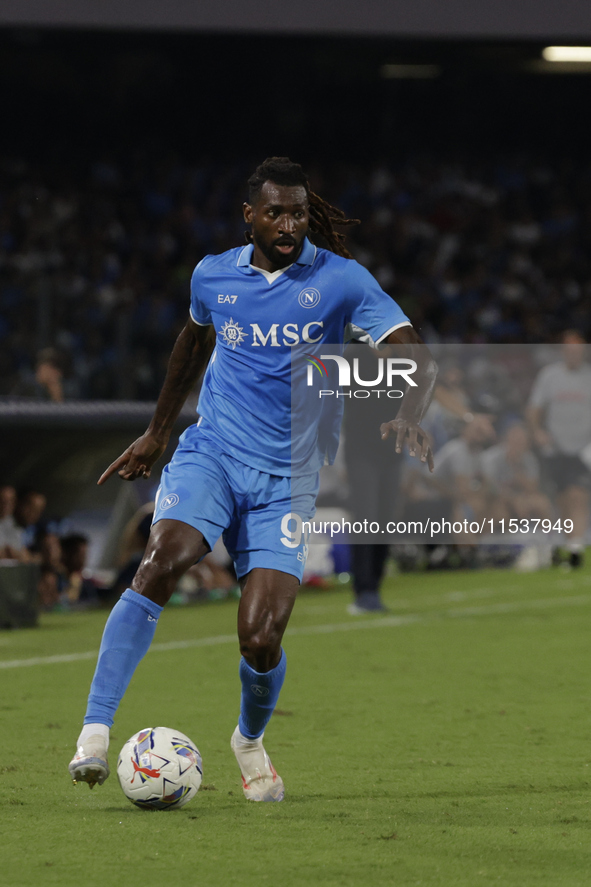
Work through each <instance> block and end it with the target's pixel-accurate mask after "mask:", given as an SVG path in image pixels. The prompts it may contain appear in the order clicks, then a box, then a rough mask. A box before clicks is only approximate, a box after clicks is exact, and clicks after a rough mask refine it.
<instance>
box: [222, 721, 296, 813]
mask: <svg viewBox="0 0 591 887" xmlns="http://www.w3.org/2000/svg"><path fill="white" fill-rule="evenodd" d="M230 745H231V746H232V751H233V752H234V754H235V755H236V760H237V761H238V766H239V767H240V772H241V773H242V789H243V791H244V797H245V798H246V799H247V800H249V801H282V800H283V798H284V796H285V786H284V785H283V780H282V778H281V776H279V775H278V774H277V771H276V770H275V768H274V766H273V764H272V763H271V759H270V758H269V755H268V754H267V752H266V751H265V749H264V748H263V737H262V736H259V738H258V739H246V738H245V737H244V736H243V735H242V734H241V732H240V730H239V728H238V727H236V729H235V730H234V733H233V734H232V740H231V742H230Z"/></svg>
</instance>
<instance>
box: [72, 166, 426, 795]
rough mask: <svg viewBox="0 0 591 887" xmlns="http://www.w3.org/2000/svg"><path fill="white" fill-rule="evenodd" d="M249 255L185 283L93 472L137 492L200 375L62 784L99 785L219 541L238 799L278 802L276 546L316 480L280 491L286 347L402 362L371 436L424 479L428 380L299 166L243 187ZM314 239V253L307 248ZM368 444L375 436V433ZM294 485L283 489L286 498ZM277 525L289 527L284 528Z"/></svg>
mask: <svg viewBox="0 0 591 887" xmlns="http://www.w3.org/2000/svg"><path fill="white" fill-rule="evenodd" d="M248 184H249V202H248V203H246V204H245V205H244V219H245V221H246V223H247V224H248V225H249V226H250V232H249V233H248V234H247V240H248V241H249V242H248V245H247V246H244V247H242V248H237V249H232V250H229V251H228V252H225V253H222V254H221V255H218V256H206V257H205V258H204V259H203V260H202V261H201V262H200V263H199V264H198V265H197V267H196V269H195V271H194V273H193V277H192V280H191V307H190V317H189V319H188V321H187V324H186V326H185V328H184V329H183V331H182V332H181V333H180V335H179V338H178V339H177V342H176V343H175V346H174V348H173V351H172V354H171V357H170V362H169V366H168V372H167V375H166V379H165V381H164V385H163V388H162V391H161V394H160V397H159V399H158V403H157V406H156V411H155V414H154V417H153V419H152V422H151V423H150V426H149V428H148V430H147V431H146V432H145V434H143V435H142V436H141V437H140V438H138V440H136V441H135V442H134V443H133V444H132V445H131V446H130V447H128V448H127V450H126V451H125V452H124V453H123V454H122V455H121V456H120V457H119V458H118V459H116V460H115V461H114V462H113V463H112V464H111V465H110V466H109V468H107V470H106V471H105V473H104V474H103V475H102V477H101V478H100V479H99V483H104V482H105V481H106V480H107V478H109V477H110V476H111V475H112V474H114V473H115V472H118V474H119V476H120V477H121V478H123V479H124V480H130V481H132V480H135V479H136V478H138V477H149V475H150V472H151V469H152V466H153V465H154V463H155V462H156V460H157V459H158V457H159V456H160V455H162V453H163V452H164V449H165V447H166V444H167V441H168V438H169V436H170V433H171V430H172V427H173V424H174V422H175V419H176V418H177V416H178V414H179V412H180V410H181V407H182V405H183V403H184V401H185V399H186V397H187V395H188V394H189V392H190V391H191V389H192V388H193V386H194V384H195V382H196V380H197V379H198V377H199V376H200V375H201V373H202V372H203V371H204V370H205V368H206V365H207V363H208V361H209V358H210V355H211V352H212V347H213V344H214V342H215V350H214V352H213V356H212V357H211V360H210V361H209V366H208V367H207V372H206V374H205V378H204V381H203V386H202V390H201V395H200V399H199V405H198V412H199V415H200V418H199V421H198V422H197V424H196V425H193V426H191V427H190V428H188V429H187V430H186V431H185V432H184V434H183V435H182V436H181V439H180V441H179V445H178V448H177V450H176V452H175V454H174V456H173V459H172V461H171V462H170V463H169V464H168V465H166V466H165V468H164V471H163V473H162V480H161V486H160V488H159V491H158V494H157V499H156V508H155V513H154V521H153V525H152V530H151V534H150V540H149V543H148V547H147V549H146V553H145V555H144V558H143V560H142V563H141V565H140V567H139V569H138V571H137V573H136V575H135V578H134V580H133V582H132V583H131V588H129V589H127V590H126V591H125V592H124V593H123V595H122V596H121V599H120V600H119V601H118V603H117V604H116V605H115V607H114V608H113V610H112V612H111V614H110V616H109V618H108V620H107V624H106V626H105V630H104V634H103V639H102V643H101V648H100V651H99V658H98V663H97V667H96V672H95V675H94V678H93V681H92V685H91V688H90V695H89V698H88V707H87V710H86V716H85V718H84V726H83V728H82V732H81V734H80V736H79V738H78V742H77V752H76V754H75V756H74V758H73V760H72V761H71V763H70V765H69V770H70V774H71V776H72V778H73V780H74V782H80V781H83V782H87V783H88V784H89V785H90V787H91V788H92V787H93V785H95V784H96V783H97V782H98V783H99V784H102V783H103V782H104V781H105V779H106V778H107V776H108V775H109V767H108V764H107V748H108V742H109V728H110V727H111V725H112V724H113V719H114V716H115V712H116V710H117V706H118V704H119V702H120V700H121V698H122V696H123V694H124V692H125V690H126V688H127V686H128V684H129V681H130V679H131V676H132V674H133V672H134V670H135V668H136V666H137V664H138V663H139V661H140V660H141V658H142V657H143V656H144V654H145V653H146V652H147V650H148V648H149V646H150V642H151V640H152V637H153V635H154V631H155V629H156V625H157V622H158V619H159V617H160V614H161V612H162V608H163V607H164V605H165V604H166V602H167V601H168V599H169V598H170V596H171V594H172V592H173V591H174V588H175V586H176V584H177V582H178V580H179V578H180V577H181V576H182V575H183V573H184V572H185V571H186V570H187V569H188V568H189V567H190V566H191V565H192V564H194V563H195V562H196V561H198V560H199V559H200V558H202V557H203V556H204V555H205V554H207V552H208V551H210V550H211V549H212V548H213V546H214V544H215V542H216V540H217V539H218V538H219V537H220V535H222V534H223V536H224V540H225V543H226V546H227V548H228V550H229V552H230V554H231V555H232V557H233V560H234V564H235V567H236V573H237V575H238V577H239V580H240V585H241V589H242V597H241V600H240V605H239V610H238V639H239V643H240V652H241V654H242V658H241V660H240V669H239V673H240V680H241V684H242V694H241V701H240V717H239V721H238V726H237V727H236V730H235V731H234V734H233V736H232V740H231V746H232V749H233V751H234V753H235V755H236V759H237V761H238V764H239V767H240V770H241V773H242V784H243V789H244V794H245V796H246V798H248V799H251V800H254V801H281V800H282V799H283V795H284V787H283V782H282V780H281V778H280V777H279V776H278V775H277V773H276V771H275V770H274V768H273V766H272V765H271V762H270V760H269V757H268V755H267V754H266V752H265V749H264V747H263V743H262V739H263V732H264V730H265V727H266V725H267V723H268V721H269V719H270V717H271V715H272V713H273V710H274V708H275V705H276V703H277V699H278V697H279V692H280V690H281V686H282V684H283V680H284V677H285V668H286V661H285V653H284V651H283V650H282V647H281V640H282V637H283V633H284V631H285V628H286V626H287V622H288V619H289V616H290V614H291V611H292V608H293V605H294V602H295V597H296V594H297V590H298V586H299V583H300V580H301V577H302V574H303V569H304V564H305V554H306V546H305V539H304V538H303V537H302V538H300V539H298V538H295V539H294V538H293V535H291V534H289V532H287V529H286V527H287V528H289V523H290V521H291V519H292V515H293V514H294V513H295V514H298V515H299V516H300V519H301V518H303V519H304V520H306V519H308V518H309V517H311V516H312V515H313V511H314V500H315V493H316V491H317V473H314V474H313V475H312V476H308V477H305V478H304V481H305V482H304V483H300V481H301V478H296V477H292V476H291V475H292V470H291V421H290V410H291V385H290V370H291V361H290V351H291V349H292V347H293V346H294V345H296V344H298V343H303V344H304V345H305V346H307V347H308V350H309V346H310V345H317V344H318V343H320V342H326V343H335V342H336V343H338V342H341V343H342V342H343V337H344V331H345V328H346V327H347V326H348V325H349V324H355V325H356V326H357V327H360V328H361V329H363V330H366V331H367V333H368V334H369V335H370V336H371V337H372V339H373V340H374V341H375V342H376V343H380V342H389V343H393V344H396V343H403V344H407V345H409V346H410V349H411V353H412V355H413V358H414V359H415V360H416V361H417V364H418V373H417V376H416V381H417V383H418V384H417V385H416V386H415V387H411V388H409V390H408V393H407V395H406V396H405V397H404V399H403V401H402V406H401V408H400V410H399V412H398V416H397V417H396V418H395V419H393V420H391V421H390V422H387V423H384V424H383V425H382V426H381V432H382V436H383V437H384V438H387V437H388V436H389V434H390V433H393V434H395V435H396V450H397V452H401V450H402V446H403V444H404V442H405V440H406V442H407V444H408V447H409V450H410V452H411V454H412V455H415V453H418V454H419V457H420V459H421V460H422V461H424V462H428V463H429V465H430V466H431V467H432V463H433V459H432V453H431V447H430V443H429V439H428V437H427V435H426V434H425V433H424V432H423V431H422V429H421V427H420V425H419V422H420V420H421V417H422V415H423V413H424V412H425V410H426V408H427V406H428V404H429V400H430V397H431V393H432V389H433V386H434V384H435V376H436V366H435V363H434V361H433V360H432V358H431V357H430V355H429V354H428V351H427V349H426V348H425V346H422V345H421V340H420V338H419V336H418V335H417V333H416V332H415V331H414V329H413V328H412V326H411V325H410V322H409V320H408V318H407V317H405V315H404V314H403V312H402V311H401V309H400V308H399V306H398V305H397V304H396V303H395V302H394V301H393V300H392V299H391V298H390V297H389V296H388V295H387V294H386V293H384V292H383V291H382V290H381V289H380V287H379V286H378V284H377V282H376V281H375V280H374V278H373V277H372V276H371V274H369V272H368V271H366V270H365V269H364V268H363V267H361V266H360V265H358V264H357V262H355V261H353V260H352V257H351V256H350V255H349V253H348V252H347V251H346V249H345V247H344V245H343V235H342V234H339V233H337V232H336V231H335V230H334V227H333V225H334V224H341V225H343V224H345V225H346V224H350V223H351V222H350V220H347V219H345V217H344V214H343V213H342V212H341V211H340V210H337V209H335V208H334V207H332V206H330V205H329V204H327V203H326V202H325V201H324V200H322V199H321V198H320V197H318V196H317V195H316V194H314V193H313V192H311V191H310V188H309V186H308V182H307V179H306V176H305V175H304V173H303V171H302V168H301V167H300V166H299V164H296V163H292V162H291V161H289V160H288V159H287V158H270V159H268V160H266V161H265V162H264V163H263V164H261V165H260V166H259V167H258V168H257V170H256V171H255V173H254V174H253V175H252V176H251V178H250V179H249V182H248ZM309 233H310V234H312V235H314V234H320V235H321V236H322V237H323V238H324V240H325V242H326V243H327V245H328V247H329V248H328V249H319V248H318V247H316V246H314V244H313V243H312V242H311V241H310V240H309V239H308V234H309ZM376 433H377V429H376ZM296 481H297V483H296ZM286 521H287V524H286Z"/></svg>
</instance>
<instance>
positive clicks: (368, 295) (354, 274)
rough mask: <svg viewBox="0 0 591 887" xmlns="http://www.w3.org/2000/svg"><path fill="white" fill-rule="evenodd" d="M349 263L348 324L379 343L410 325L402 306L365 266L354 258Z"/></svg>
mask: <svg viewBox="0 0 591 887" xmlns="http://www.w3.org/2000/svg"><path fill="white" fill-rule="evenodd" d="M349 265H350V269H347V271H348V273H347V277H348V283H349V286H348V287H347V290H348V296H349V300H350V302H349V304H350V317H349V323H351V324H353V325H354V326H355V327H359V328H360V329H361V330H364V331H365V332H366V333H368V334H369V335H370V336H371V338H372V339H373V341H374V342H375V343H376V344H377V343H379V342H381V341H382V339H385V338H386V336H388V335H389V334H390V333H391V332H394V330H396V329H398V328H399V327H402V326H410V325H411V323H410V320H409V319H408V317H407V316H406V314H405V313H404V311H403V310H402V308H401V307H400V305H398V303H397V302H395V301H394V299H392V298H391V297H390V296H389V295H388V294H387V293H385V292H384V290H383V289H382V288H381V287H380V285H379V283H378V282H377V280H376V279H375V277H373V275H371V274H370V273H369V271H368V270H367V269H366V268H364V267H363V266H362V265H360V264H359V263H358V262H355V261H351V260H349Z"/></svg>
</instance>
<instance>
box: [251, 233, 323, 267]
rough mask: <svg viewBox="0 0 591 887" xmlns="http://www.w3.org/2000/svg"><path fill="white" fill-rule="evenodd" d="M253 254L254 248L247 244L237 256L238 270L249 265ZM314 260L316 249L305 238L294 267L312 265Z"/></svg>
mask: <svg viewBox="0 0 591 887" xmlns="http://www.w3.org/2000/svg"><path fill="white" fill-rule="evenodd" d="M253 252H254V246H253V244H252V243H249V244H247V246H245V247H244V248H243V249H242V250H241V251H240V252H239V254H238V262H237V263H236V264H237V265H238V267H239V268H243V267H245V266H248V265H250V263H251V259H252V254H253ZM315 258H316V247H315V246H314V244H313V243H311V242H310V241H309V240H308V238H307V237H305V238H304V244H303V246H302V251H301V253H300V254H299V256H298V258H297V259H296V260H295V262H294V265H313V264H314V259H315Z"/></svg>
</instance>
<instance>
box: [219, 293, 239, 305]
mask: <svg viewBox="0 0 591 887" xmlns="http://www.w3.org/2000/svg"><path fill="white" fill-rule="evenodd" d="M237 298H238V296H223V295H221V294H220V295H219V296H218V303H219V304H220V305H222V304H223V303H224V302H229V303H230V304H231V305H233V304H234V303H235V302H236V299H237Z"/></svg>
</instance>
